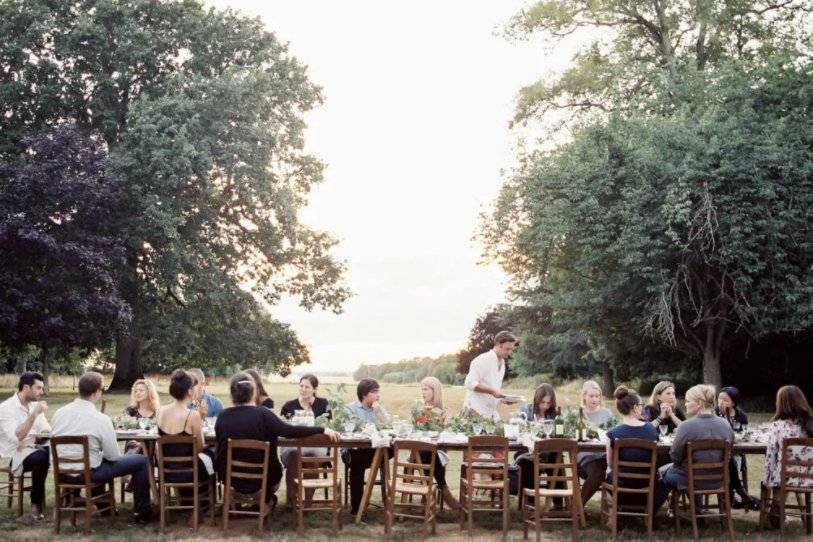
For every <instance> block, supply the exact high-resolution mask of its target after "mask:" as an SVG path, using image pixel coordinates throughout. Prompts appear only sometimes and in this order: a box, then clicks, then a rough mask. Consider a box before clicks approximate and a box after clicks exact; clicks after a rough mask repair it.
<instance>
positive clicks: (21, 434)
mask: <svg viewBox="0 0 813 542" xmlns="http://www.w3.org/2000/svg"><path fill="white" fill-rule="evenodd" d="M47 409H48V403H46V402H45V401H38V402H37V406H35V407H34V408H33V409H32V410H31V412H30V413H29V414H28V417H27V418H26V419H25V421H24V422H23V423H21V424H20V425H19V426H17V429H16V430H15V431H14V436H16V437H17V440H19V441H22V440H23V439H24V438H25V437H27V436H28V433H29V432H30V431H31V428H32V427H33V426H34V422H35V421H37V416H39V415H40V414H42V413H43V412H45V411H46V410H47Z"/></svg>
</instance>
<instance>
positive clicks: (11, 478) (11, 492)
mask: <svg viewBox="0 0 813 542" xmlns="http://www.w3.org/2000/svg"><path fill="white" fill-rule="evenodd" d="M7 499H8V507H9V509H11V507H12V506H13V505H14V474H12V472H11V465H9V471H8V497H7Z"/></svg>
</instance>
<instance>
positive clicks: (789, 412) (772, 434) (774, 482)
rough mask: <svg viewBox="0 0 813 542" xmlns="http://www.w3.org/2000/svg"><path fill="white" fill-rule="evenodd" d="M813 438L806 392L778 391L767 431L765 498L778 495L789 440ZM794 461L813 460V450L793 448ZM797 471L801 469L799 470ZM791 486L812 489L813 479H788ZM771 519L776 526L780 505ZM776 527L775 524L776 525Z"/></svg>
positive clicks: (812, 419) (787, 388) (811, 411)
mask: <svg viewBox="0 0 813 542" xmlns="http://www.w3.org/2000/svg"><path fill="white" fill-rule="evenodd" d="M810 437H813V409H811V408H810V403H808V401H807V398H806V397H805V394H804V392H802V390H801V389H799V388H798V387H797V386H782V387H781V388H779V391H777V392H776V412H775V413H774V416H773V420H772V421H771V424H770V427H769V429H768V443H767V445H766V449H765V466H764V468H765V470H764V473H765V474H764V477H763V479H762V485H763V491H764V492H765V493H764V494H763V496H764V497H765V498H768V497H769V496H770V493H773V494H774V495H776V494H777V493H778V490H779V484H780V482H781V475H782V445H783V443H784V442H785V439H789V438H810ZM790 454H791V456H792V457H793V459H796V460H802V461H811V460H813V447H792V448H791V449H790ZM797 468H798V467H797ZM788 482H789V484H790V485H792V486H795V487H805V488H810V487H813V478H809V477H807V478H798V477H797V478H789V479H788ZM771 509H772V513H771V515H770V520H771V523H772V524H777V525H778V523H777V522H778V521H779V518H778V516H777V513H778V506H777V505H776V504H775V503H772V505H771ZM775 526H776V525H775Z"/></svg>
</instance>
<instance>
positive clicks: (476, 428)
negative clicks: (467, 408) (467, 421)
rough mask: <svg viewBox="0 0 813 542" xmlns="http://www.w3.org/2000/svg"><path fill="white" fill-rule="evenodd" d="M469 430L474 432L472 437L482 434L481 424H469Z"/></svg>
mask: <svg viewBox="0 0 813 542" xmlns="http://www.w3.org/2000/svg"><path fill="white" fill-rule="evenodd" d="M471 430H472V431H473V432H474V435H475V436H477V435H479V434H480V433H482V432H483V424H482V423H479V422H478V423H473V424H471Z"/></svg>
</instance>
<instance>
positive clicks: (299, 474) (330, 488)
mask: <svg viewBox="0 0 813 542" xmlns="http://www.w3.org/2000/svg"><path fill="white" fill-rule="evenodd" d="M306 447H312V448H325V449H327V453H326V454H324V455H319V456H303V455H302V448H306ZM294 465H295V468H296V477H295V478H294V486H295V487H296V493H295V495H294V503H293V505H294V515H295V523H296V529H297V532H299V533H300V534H302V532H303V530H304V526H305V515H304V514H305V512H313V511H324V510H326V511H329V512H330V513H331V515H332V525H333V528H334V529H335V530H340V529H341V528H342V520H341V512H342V490H341V488H342V481H341V478H339V448H338V447H337V446H336V445H335V444H334V443H333V442H331V440H330V438H329V437H328V436H327V435H324V434H318V435H312V436H310V437H306V438H302V439H297V441H296V458H295V462H294ZM319 489H322V490H324V498H322V499H319V498H317V497H316V496H317V495H318V494H319V492H318V491H317V490H319ZM309 490H310V491H312V493H313V495H312V496H311V497H310V498H308V496H307V493H308V492H309Z"/></svg>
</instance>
